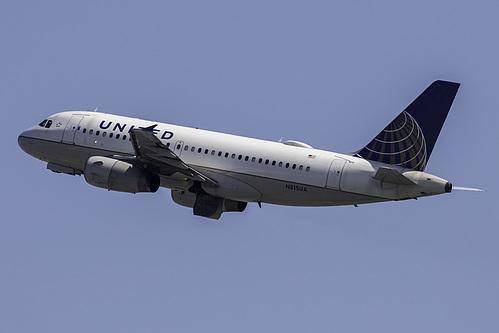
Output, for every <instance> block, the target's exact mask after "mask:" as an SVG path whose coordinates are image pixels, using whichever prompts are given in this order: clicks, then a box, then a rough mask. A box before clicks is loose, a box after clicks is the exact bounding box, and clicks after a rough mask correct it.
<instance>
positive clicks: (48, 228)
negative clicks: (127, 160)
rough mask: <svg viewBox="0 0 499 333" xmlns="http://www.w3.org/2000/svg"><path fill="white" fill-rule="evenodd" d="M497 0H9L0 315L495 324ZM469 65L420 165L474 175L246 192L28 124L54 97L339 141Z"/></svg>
mask: <svg viewBox="0 0 499 333" xmlns="http://www.w3.org/2000/svg"><path fill="white" fill-rule="evenodd" d="M498 12H499V5H498V3H497V1H472V2H471V1H468V2H466V1H460V2H456V1H435V0H432V1H412V2H410V3H409V2H403V1H385V0H380V1H345V2H340V1H335V2H333V1H301V2H297V1H272V0H266V1H51V0H47V1H3V2H2V4H0V42H1V48H0V110H1V114H2V115H3V121H2V131H1V134H0V135H1V139H2V142H3V144H2V147H3V159H2V163H1V164H0V170H1V173H0V174H1V180H2V186H1V189H0V191H1V201H0V218H1V221H0V331H1V332H51V333H54V332H276V331H279V332H397V333H399V332H418V333H420V332H494V331H496V330H497V327H498V326H499V316H498V313H499V284H498V281H499V267H498V263H499V242H498V241H497V238H498V235H499V226H498V221H499V218H498V217H499V214H498V212H497V205H498V202H499V195H498V193H497V185H498V183H499V182H498V176H497V174H498V173H497V165H498V162H499V158H498V157H497V153H498V148H497V143H498V135H497V124H498V120H499V116H498V110H497V109H498V105H499V103H498V97H497V96H498V90H499V83H498V82H499V81H498V76H499V66H498V59H499V47H498V43H497V41H498V37H499V36H498V32H499V21H498V20H497V13H498ZM436 79H443V80H450V81H456V82H461V83H462V86H461V88H460V90H459V93H458V95H457V98H456V100H455V102H454V105H453V107H452V109H451V112H450V114H449V117H448V119H447V122H446V124H445V125H444V128H443V131H442V133H441V135H440V138H439V141H438V142H437V144H436V146H435V149H434V150H433V155H432V157H431V159H430V161H429V164H428V167H427V169H426V170H427V172H429V173H432V174H435V175H438V176H440V177H443V178H445V179H448V180H449V181H451V182H452V183H453V184H454V185H458V186H472V187H479V188H483V189H486V190H487V192H485V193H472V192H454V193H452V194H446V195H441V196H437V197H433V198H423V199H420V200H417V201H415V200H411V201H404V202H391V203H383V204H373V205H364V206H360V207H359V208H355V207H329V208H292V207H279V206H271V205H263V207H262V209H261V210H260V209H259V208H258V206H257V205H256V204H251V205H249V206H248V209H247V211H246V212H244V213H243V214H236V213H232V214H224V215H223V217H222V219H221V220H220V221H211V220H207V219H203V218H198V217H195V216H193V215H192V212H191V210H189V209H187V208H184V207H181V206H177V205H176V204H174V203H173V202H172V200H171V198H170V193H169V191H168V190H166V189H162V190H160V191H158V192H157V193H156V194H140V195H132V194H123V193H114V192H108V191H105V190H102V189H99V188H95V187H92V186H90V185H88V184H87V183H85V180H84V179H83V178H82V177H78V176H76V177H73V176H68V175H60V174H55V173H52V172H50V171H48V170H46V165H45V163H42V162H41V161H38V160H36V159H34V158H33V157H31V156H29V155H27V154H25V153H24V152H23V151H22V150H21V149H20V148H19V147H18V146H17V136H18V135H19V133H20V132H21V131H22V130H24V129H26V128H28V127H31V126H33V125H35V124H37V123H39V122H40V121H41V120H43V119H44V118H45V117H46V116H48V115H50V114H52V113H55V112H59V111H65V110H82V109H83V110H93V109H94V108H95V107H96V106H98V107H99V110H100V111H103V112H108V113H117V114H121V115H126V116H133V117H139V118H145V119H152V120H157V121H162V122H167V123H173V124H178V125H186V126H198V127H200V128H204V129H209V130H215V131H223V132H228V133H233V134H240V135H245V136H251V137H256V138H261V139H268V140H276V141H277V140H278V139H280V138H281V137H284V139H285V140H288V139H294V140H299V141H303V142H306V143H308V144H310V145H312V146H314V147H317V148H321V149H326V150H333V151H337V152H351V151H355V150H357V149H358V148H361V147H362V146H364V145H365V144H366V143H368V142H369V141H370V140H371V139H372V138H373V137H374V136H375V135H376V134H377V133H378V132H379V131H380V130H381V129H382V128H383V127H384V126H385V125H386V124H388V123H389V122H390V121H391V120H392V119H393V118H394V117H395V116H396V115H398V114H399V112H400V111H401V110H402V109H404V108H405V107H406V106H407V105H408V104H409V103H410V102H411V101H412V100H413V99H414V98H415V97H416V96H417V95H418V94H419V93H421V92H422V91H423V90H424V89H425V88H426V87H427V86H428V85H429V84H430V83H431V82H433V81H434V80H436Z"/></svg>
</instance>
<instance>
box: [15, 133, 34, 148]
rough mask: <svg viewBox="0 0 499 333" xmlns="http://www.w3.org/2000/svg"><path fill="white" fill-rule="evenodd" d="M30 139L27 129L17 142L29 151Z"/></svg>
mask: <svg viewBox="0 0 499 333" xmlns="http://www.w3.org/2000/svg"><path fill="white" fill-rule="evenodd" d="M30 141H31V140H30V139H29V138H28V137H27V135H26V131H24V132H22V133H21V134H20V135H19V137H18V138H17V144H18V145H19V147H21V149H22V150H24V151H25V152H26V153H29V146H30Z"/></svg>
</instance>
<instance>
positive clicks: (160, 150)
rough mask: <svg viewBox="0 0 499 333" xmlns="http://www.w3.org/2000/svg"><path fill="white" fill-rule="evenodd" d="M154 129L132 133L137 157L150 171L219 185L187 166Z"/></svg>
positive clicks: (133, 131) (131, 137) (148, 128)
mask: <svg viewBox="0 0 499 333" xmlns="http://www.w3.org/2000/svg"><path fill="white" fill-rule="evenodd" d="M154 127H156V125H152V126H149V127H147V128H141V129H132V130H131V131H130V140H131V142H132V146H133V149H134V151H135V156H136V157H137V159H138V160H139V161H140V162H141V163H143V164H144V165H146V164H147V167H148V169H151V168H152V169H154V171H155V172H157V173H159V174H161V175H165V176H171V175H173V174H174V173H176V172H178V173H181V174H182V175H184V176H186V177H187V178H188V179H191V180H196V181H200V182H209V183H211V184H213V185H217V183H216V181H214V180H213V179H211V178H210V177H208V176H205V175H203V174H202V173H200V172H199V171H197V170H194V169H193V168H191V167H190V166H188V165H187V164H185V163H184V162H183V161H182V160H181V159H180V158H179V157H178V156H177V155H176V154H175V153H174V152H173V151H172V150H171V149H170V148H168V147H167V146H166V145H164V144H163V143H162V142H161V141H160V140H159V139H158V138H157V137H156V136H155V135H154V133H153V129H154Z"/></svg>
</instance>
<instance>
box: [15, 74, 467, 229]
mask: <svg viewBox="0 0 499 333" xmlns="http://www.w3.org/2000/svg"><path fill="white" fill-rule="evenodd" d="M459 86H460V84H459V83H453V82H446V81H435V82H434V83H432V84H431V85H430V86H429V87H428V88H427V89H426V90H425V91H424V92H423V93H421V95H419V97H417V98H416V99H415V100H414V101H413V102H412V103H411V104H410V105H409V106H408V107H407V108H406V109H405V110H404V111H402V112H401V113H400V114H399V115H398V116H397V117H396V118H395V119H394V120H393V121H392V122H391V123H390V124H388V126H386V127H385V128H384V129H383V130H382V131H381V132H380V133H379V134H378V135H377V136H376V137H375V138H374V139H372V141H371V142H369V143H368V144H367V145H366V146H365V147H363V148H361V149H359V150H358V151H356V152H354V153H349V154H342V153H335V152H330V151H325V150H320V149H314V148H313V147H311V146H310V145H308V144H305V143H302V142H298V141H286V142H271V141H264V140H258V139H253V138H247V137H241V136H235V135H229V134H224V133H218V132H210V131H205V130H201V129H196V128H188V127H182V126H176V125H170V124H166V123H160V122H155V121H149V120H141V119H137V118H129V117H123V116H118V115H111V114H106V113H100V112H92V111H68V112H61V113H56V114H53V115H51V116H49V117H48V118H46V119H45V120H43V121H42V122H41V123H40V124H39V125H36V126H33V127H31V128H29V129H27V130H26V131H24V132H23V133H21V135H19V138H18V143H19V146H20V147H21V148H22V149H23V150H24V151H25V152H26V153H28V154H30V155H32V156H34V157H36V158H38V159H40V160H42V161H45V162H47V168H48V169H50V170H52V171H54V172H58V173H66V174H70V175H84V178H85V180H86V181H87V182H88V183H89V184H91V185H94V186H97V187H100V188H103V189H106V190H112V191H120V192H129V193H139V192H156V191H157V190H158V189H159V188H160V187H165V188H169V189H171V196H172V199H173V201H174V202H175V203H177V204H179V205H182V206H186V207H189V208H191V209H192V210H193V212H194V214H195V215H198V216H203V217H207V218H212V219H219V218H220V216H221V214H222V213H223V212H242V211H244V210H245V208H246V206H247V204H248V203H249V202H253V203H258V204H259V205H261V203H269V204H276V205H288V206H338V205H359V204H366V203H375V202H383V201H397V200H405V199H416V198H419V197H426V196H432V195H437V194H443V193H449V192H451V191H452V184H451V183H450V182H448V181H447V180H445V179H442V178H440V177H437V176H434V175H431V174H428V173H426V172H424V171H425V168H426V165H427V163H428V159H429V158H430V155H431V153H432V151H433V148H434V146H435V142H436V141H437V138H438V135H439V133H440V131H441V129H442V126H443V124H444V121H445V118H446V117H447V114H448V112H449V110H450V108H451V105H452V103H453V101H454V98H455V96H456V94H457V91H458V89H459Z"/></svg>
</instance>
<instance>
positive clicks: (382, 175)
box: [373, 167, 416, 185]
mask: <svg viewBox="0 0 499 333" xmlns="http://www.w3.org/2000/svg"><path fill="white" fill-rule="evenodd" d="M373 178H374V179H376V180H379V181H380V182H384V183H391V184H396V185H416V183H414V182H413V181H412V180H410V179H409V178H407V177H406V176H404V175H403V174H401V173H400V172H398V171H397V170H395V169H390V168H385V167H380V168H379V169H378V171H376V174H375V175H374V177H373Z"/></svg>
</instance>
